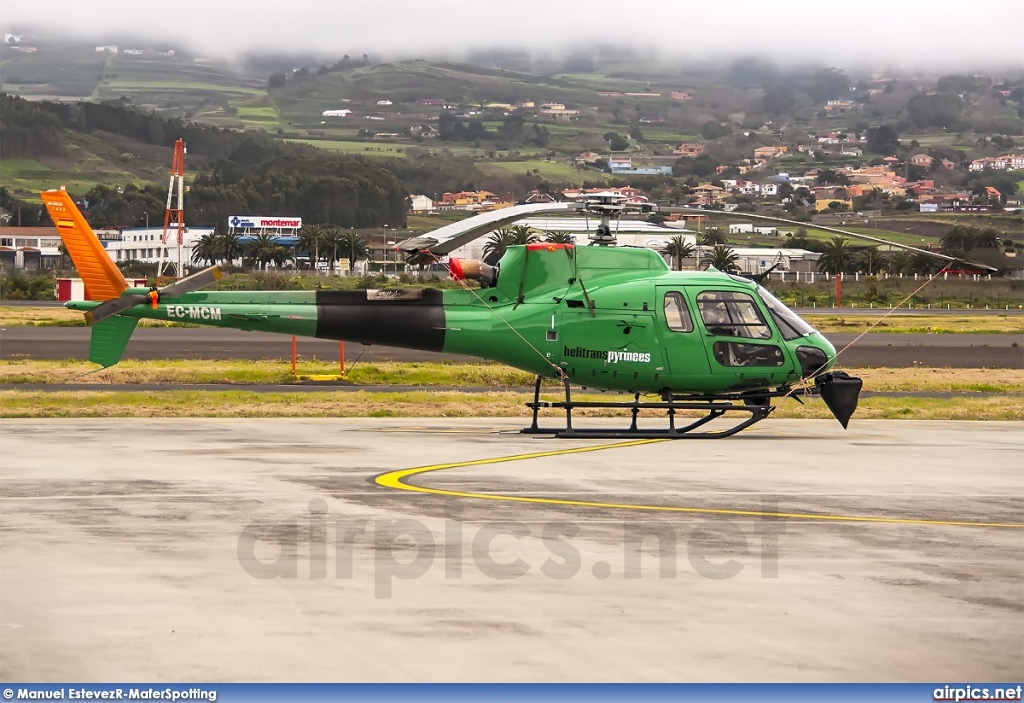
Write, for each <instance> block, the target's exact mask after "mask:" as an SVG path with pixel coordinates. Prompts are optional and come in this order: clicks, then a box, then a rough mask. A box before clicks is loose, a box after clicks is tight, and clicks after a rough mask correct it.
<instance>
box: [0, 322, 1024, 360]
mask: <svg viewBox="0 0 1024 703" xmlns="http://www.w3.org/2000/svg"><path fill="white" fill-rule="evenodd" d="M856 336H857V335H856V334H850V333H843V334H830V335H828V338H829V339H830V340H831V341H832V343H833V344H834V345H835V346H836V348H837V349H844V347H845V346H846V345H847V344H849V343H850V342H852V341H853V340H854V338H855V337H856ZM1014 345H1016V346H1014ZM88 353H89V330H88V329H86V328H84V327H11V328H9V329H6V330H0V359H12V358H25V357H28V358H33V359H84V358H86V357H87V356H88ZM291 353H292V348H291V337H288V336H286V335H279V334H269V333H266V332H241V331H239V330H229V329H216V328H184V329H174V328H160V327H149V328H146V327H143V328H141V329H138V330H136V332H135V334H134V335H133V336H132V340H131V341H130V342H129V343H128V348H127V350H126V352H125V358H129V359H166V358H202V359H264V358H276V359H282V358H291ZM299 353H300V354H301V355H304V356H307V357H312V356H316V357H318V358H321V359H336V358H338V343H337V342H330V341H325V340H318V339H301V340H299ZM360 354H361V355H362V358H361V361H380V360H394V361H441V360H462V361H474V360H475V359H474V358H473V357H468V356H459V355H456V354H436V353H432V352H419V351H410V350H408V349H398V348H395V347H382V346H363V345H361V344H347V345H346V346H345V355H346V357H347V358H348V359H349V360H350V361H351V360H354V359H355V358H357V357H359V355H360ZM841 358H842V366H843V367H844V368H860V367H865V366H875V367H879V366H888V367H905V366H915V365H917V366H929V367H940V366H950V367H955V368H982V367H989V368H1021V367H1022V366H1024V335H1014V334H887V333H884V334H867V335H865V336H864V337H862V338H861V339H860V340H859V341H858V342H857V344H856V345H855V346H853V347H851V348H850V349H848V350H844V351H843V352H842V357H841Z"/></svg>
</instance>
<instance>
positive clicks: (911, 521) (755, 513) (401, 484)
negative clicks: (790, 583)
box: [374, 439, 1024, 529]
mask: <svg viewBox="0 0 1024 703" xmlns="http://www.w3.org/2000/svg"><path fill="white" fill-rule="evenodd" d="M666 441H670V440H665V439H640V440H632V441H629V442H615V443H613V444H599V445H596V446H589V447H573V448H571V449H556V450H553V451H547V452H533V453H530V454H513V455H511V456H499V457H491V458H489V459H473V460H471V461H455V462H450V463H447V464H431V465H429V466H417V467H415V468H411V469H398V470H396V471H389V472H387V473H384V474H380V475H379V476H377V477H375V478H374V482H375V483H376V484H377V485H379V486H383V487H385V488H392V489H395V490H399V491H412V492H414V493H429V494H431V495H438V496H450V497H454V498H475V499H478V500H499V501H506V502H510V503H533V504H539V505H562V506H572V507H582V508H602V509H606V510H609V509H610V510H645V511H651V512H663V513H692V514H700V515H732V516H738V517H758V518H777V519H787V520H824V521H830V522H873V523H882V524H889V525H928V526H933V527H935V526H945V527H1008V528H1018V529H1019V528H1024V523H1012V522H1011V523H997V522H968V521H958V520H926V519H919V518H900V517H872V516H869V515H833V514H827V513H782V512H772V511H767V510H737V509H730V508H693V507H684V506H676V505H639V504H633V503H605V502H601V501H591V500H568V499H564V498H545V497H543V496H513V495H504V494H501V493H476V492H470V491H453V490H448V489H445V488H430V487H427V486H417V485H415V484H413V483H409V479H411V478H412V477H414V476H419V475H422V474H427V473H432V472H435V471H444V470H445V469H458V468H463V467H466V466H487V465H490V464H504V463H508V462H511V461H525V460H527V459H543V458H546V457H552V456H563V455H566V454H582V453H584V452H597V451H603V450H605V449H621V448H623V447H636V446H639V445H642V444H653V443H654V442H666Z"/></svg>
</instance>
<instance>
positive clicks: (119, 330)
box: [89, 315, 139, 368]
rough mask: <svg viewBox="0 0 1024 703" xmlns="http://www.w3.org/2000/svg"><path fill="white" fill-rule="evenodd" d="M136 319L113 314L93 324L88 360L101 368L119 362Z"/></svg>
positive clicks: (133, 329)
mask: <svg viewBox="0 0 1024 703" xmlns="http://www.w3.org/2000/svg"><path fill="white" fill-rule="evenodd" d="M138 321H139V320H138V318H135V317H121V316H119V315H115V316H114V317H111V318H108V319H106V320H103V321H102V322H97V323H96V324H95V325H93V326H92V338H91V340H90V341H89V361H91V362H93V363H94V364H99V365H100V366H102V367H103V368H107V367H108V366H113V365H114V364H116V363H117V362H119V361H120V360H121V355H122V354H124V348H125V347H127V346H128V340H129V339H131V336H132V332H134V331H135V325H136V324H137V323H138Z"/></svg>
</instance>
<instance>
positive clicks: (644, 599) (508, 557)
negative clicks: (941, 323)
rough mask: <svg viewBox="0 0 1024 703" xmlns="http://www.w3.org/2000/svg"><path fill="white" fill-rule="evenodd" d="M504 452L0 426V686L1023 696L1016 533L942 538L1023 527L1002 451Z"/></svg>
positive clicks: (369, 432)
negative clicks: (712, 686) (776, 687)
mask: <svg viewBox="0 0 1024 703" xmlns="http://www.w3.org/2000/svg"><path fill="white" fill-rule="evenodd" d="M591 422H595V421H591ZM517 426H518V425H517V424H516V423H515V422H514V421H503V420H479V421H474V420H459V421H444V420H414V421H409V420H402V421H395V420H374V419H362V420H313V421H310V420H234V419H232V420H150V419H137V420H132V421H131V422H125V421H123V420H49V421H45V420H4V421H0V441H2V443H3V444H2V446H3V447H4V455H3V473H2V478H0V487H2V492H0V529H2V530H3V539H2V541H0V671H2V672H3V677H4V679H5V680H42V681H68V680H81V681H111V680H147V681H161V680H167V681H177V680H258V681H259V680H264V681H276V680H281V681H291V680H300V681H309V680H367V681H421V680H425V681H450V680H474V681H487V680H507V681H560V680H573V681H583V680H597V681H654V680H657V681H666V680H667V681H673V680H710V681H742V680H755V681H763V680H768V681H772V680H860V681H921V680H925V681H933V680H946V681H958V680H1020V679H1021V678H1024V530H1022V529H1021V528H1020V527H978V526H964V525H955V524H946V523H957V522H961V523H962V522H981V523H1007V524H1019V523H1021V522H1024V481H1022V477H1024V464H1022V456H1024V423H995V422H991V423H947V422H886V421H860V422H856V421H855V422H854V423H853V425H852V427H851V430H849V431H847V432H843V431H842V430H841V429H839V427H838V425H837V424H836V423H835V422H832V421H784V420H774V421H766V422H765V423H763V424H762V425H759V426H758V427H756V428H753V429H752V430H750V431H748V432H747V433H746V434H744V435H741V436H739V437H736V438H734V439H730V440H722V441H716V442H690V443H686V444H680V443H679V442H674V443H673V442H661V443H653V444H644V445H639V446H630V447H617V448H608V449H602V450H598V451H589V452H579V451H578V450H580V449H586V448H587V447H590V446H596V445H599V444H610V443H607V442H605V443H601V442H571V441H559V440H551V439H534V438H527V437H523V436H521V435H518V434H501V433H498V432H497V430H511V429H514V428H516V427H517ZM566 449H569V450H577V451H576V453H571V454H562V455H555V456H538V457H533V458H522V459H519V460H516V461H508V462H503V463H479V464H476V465H471V466H462V467H458V468H452V469H445V470H439V471H434V472H427V473H419V474H416V475H412V476H408V477H406V478H405V479H404V480H405V481H407V482H408V483H410V484H412V485H414V486H423V487H428V488H430V489H431V490H435V491H439V492H440V493H439V494H437V493H435V494H431V493H419V492H411V491H403V490H396V489H394V488H387V487H383V486H380V485H378V484H376V483H374V482H373V477H375V476H378V475H380V474H382V473H385V472H391V471H394V470H396V469H403V468H406V467H416V466H422V465H423V464H426V463H431V462H450V461H466V460H474V459H485V458H494V457H508V456H512V455H522V454H524V453H534V452H553V451H560V450H566ZM384 480H385V481H387V480H391V481H394V480H395V479H394V477H392V478H391V479H384ZM452 494H462V495H463V497H456V496H453V495H452ZM466 494H471V496H472V497H466ZM481 494H483V495H491V496H495V495H497V496H505V497H509V496H512V497H517V498H539V499H540V502H526V501H518V502H517V501H509V500H494V499H488V498H486V497H481ZM594 502H597V503H600V504H601V505H599V506H593V505H590V506H588V505H586V504H587V503H594ZM609 503H614V504H626V505H633V506H646V507H651V506H660V507H663V508H671V509H670V510H663V511H651V510H643V509H640V508H639V507H633V508H624V507H610V506H609V505H607V504H609ZM687 510H690V511H692V512H687ZM734 510H740V511H747V512H750V513H754V514H751V515H746V514H735V513H730V512H724V513H723V512H715V511H734ZM764 512H768V513H787V514H797V515H812V514H813V515H819V516H825V515H833V516H860V517H874V518H878V519H880V520H881V521H876V522H871V521H867V522H865V521H859V522H858V521H842V520H838V521H837V520H827V519H807V518H791V517H787V518H783V519H778V518H776V517H771V516H765V515H759V514H758V513H764ZM643 535H647V537H646V539H643V540H642V541H643V544H644V549H643V554H642V556H640V555H639V554H638V551H637V544H638V543H639V542H640V541H641V537H642V536H643ZM339 544H340V545H341V546H340V548H339V546H338V545H339ZM348 545H351V547H349V546H348ZM275 576H276V578H271V577H275Z"/></svg>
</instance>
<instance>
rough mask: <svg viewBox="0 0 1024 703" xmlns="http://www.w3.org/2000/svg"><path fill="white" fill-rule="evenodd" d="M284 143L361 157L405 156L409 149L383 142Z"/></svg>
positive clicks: (298, 140) (316, 140)
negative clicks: (359, 155) (304, 145)
mask: <svg viewBox="0 0 1024 703" xmlns="http://www.w3.org/2000/svg"><path fill="white" fill-rule="evenodd" d="M285 141H287V142H294V143H295V144H307V145H309V146H315V147H319V148H321V149H327V150H328V151H339V152H341V153H343V154H362V155H363V156H381V157H383V156H405V152H406V150H407V149H408V148H409V145H407V144H393V143H391V142H384V141H378V142H349V141H342V140H338V139H286V140H285Z"/></svg>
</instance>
